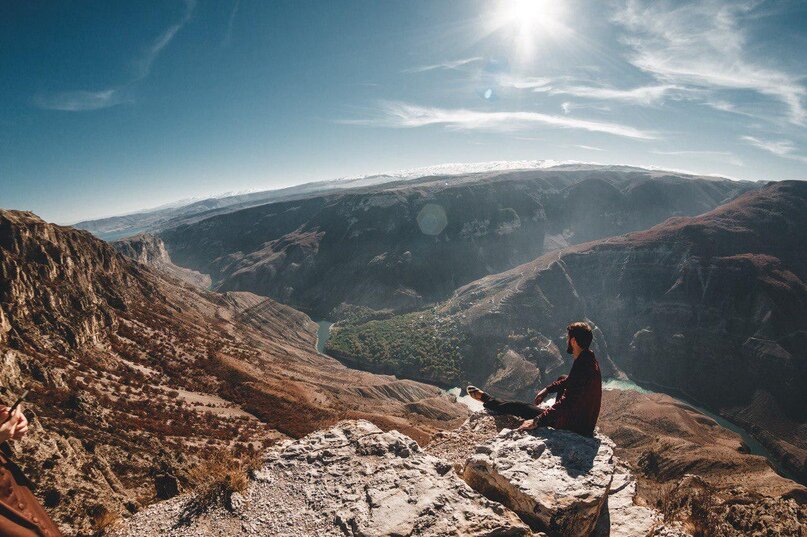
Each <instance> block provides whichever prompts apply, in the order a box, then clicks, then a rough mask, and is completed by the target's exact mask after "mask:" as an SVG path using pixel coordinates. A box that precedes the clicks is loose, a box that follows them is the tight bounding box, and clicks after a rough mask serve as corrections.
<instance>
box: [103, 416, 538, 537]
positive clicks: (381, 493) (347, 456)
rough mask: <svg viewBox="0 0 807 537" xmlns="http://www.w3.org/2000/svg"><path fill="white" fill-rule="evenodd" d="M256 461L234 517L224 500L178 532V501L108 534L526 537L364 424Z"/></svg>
mask: <svg viewBox="0 0 807 537" xmlns="http://www.w3.org/2000/svg"><path fill="white" fill-rule="evenodd" d="M265 458H266V462H265V465H264V466H263V468H262V469H260V470H259V471H257V472H255V473H254V475H253V478H252V480H251V483H250V487H249V489H248V490H247V491H246V492H245V493H243V494H242V495H240V496H241V497H240V498H239V500H237V502H236V503H237V507H236V508H235V509H233V505H232V502H231V501H230V502H228V503H229V507H230V509H229V510H228V509H227V505H223V506H218V507H216V508H214V509H212V510H210V511H208V512H204V513H199V514H198V516H192V517H187V520H186V524H185V525H182V524H179V523H178V522H179V520H180V517H181V515H182V513H186V514H187V513H188V512H190V509H189V507H190V506H192V505H193V498H192V497H183V498H178V499H176V500H174V501H172V502H169V503H167V504H159V505H156V506H154V507H152V508H149V509H148V510H146V511H144V512H143V513H140V514H138V515H135V516H134V517H132V519H130V520H129V521H127V522H126V525H125V529H122V530H120V531H118V532H117V533H114V535H118V536H124V535H126V536H129V535H131V536H139V535H155V536H156V535H197V534H198V533H199V532H200V531H203V532H205V534H208V535H235V534H242V530H246V532H245V533H246V534H247V535H278V536H280V535H288V536H291V535H295V536H300V537H308V536H310V537H318V536H324V535H352V536H367V537H370V536H384V535H389V536H392V535H400V536H403V535H424V536H445V535H457V536H466V535H468V536H471V535H479V536H481V535H490V536H501V537H506V536H513V537H516V536H526V535H531V534H532V532H531V531H530V529H529V528H528V527H527V526H526V525H525V524H524V523H523V522H522V521H521V520H519V518H518V517H517V516H516V515H515V514H514V513H512V512H511V511H509V510H508V509H506V508H504V507H502V506H501V505H499V504H498V503H495V502H492V501H490V500H487V499H485V498H484V497H482V496H481V495H480V494H478V493H476V492H474V491H473V490H471V489H470V488H469V487H468V485H466V484H465V483H464V482H463V481H462V480H461V479H460V478H459V477H458V476H457V475H456V474H455V473H454V472H453V471H452V468H451V466H450V465H449V464H447V463H446V462H445V461H443V460H441V459H438V458H436V457H434V456H431V455H429V454H427V453H424V452H423V451H422V450H421V449H420V448H419V447H418V445H417V443H416V442H414V441H413V440H412V439H411V438H409V437H407V436H404V435H402V434H401V433H399V432H397V431H389V432H386V433H385V432H383V431H381V430H380V429H378V428H377V427H375V426H374V425H372V424H371V423H369V422H366V421H349V422H341V423H339V424H337V425H336V426H334V427H332V428H330V429H328V430H325V431H319V432H316V433H313V434H311V435H309V436H307V437H305V438H303V439H300V440H297V441H287V442H284V443H282V444H280V445H278V446H276V447H274V448H272V449H270V450H269V451H268V452H266V454H265ZM178 515H179V516H178Z"/></svg>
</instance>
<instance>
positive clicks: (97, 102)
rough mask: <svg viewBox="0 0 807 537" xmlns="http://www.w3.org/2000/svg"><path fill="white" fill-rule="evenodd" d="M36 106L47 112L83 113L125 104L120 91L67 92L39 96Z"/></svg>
mask: <svg viewBox="0 0 807 537" xmlns="http://www.w3.org/2000/svg"><path fill="white" fill-rule="evenodd" d="M33 102H34V105H36V106H38V107H39V108H44V109H46V110H62V111H65V112H83V111H86V110H99V109H101V108H109V107H110V106H115V105H116V104H120V103H121V102H123V97H122V95H121V91H120V90H119V89H106V90H101V91H65V92H62V93H56V94H54V95H37V96H35V97H34V100H33Z"/></svg>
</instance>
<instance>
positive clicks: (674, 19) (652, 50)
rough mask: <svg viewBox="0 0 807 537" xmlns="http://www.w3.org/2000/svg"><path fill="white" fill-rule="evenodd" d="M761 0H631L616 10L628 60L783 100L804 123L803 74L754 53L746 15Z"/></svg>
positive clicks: (666, 76)
mask: <svg viewBox="0 0 807 537" xmlns="http://www.w3.org/2000/svg"><path fill="white" fill-rule="evenodd" d="M758 4H759V2H724V1H721V0H704V1H701V2H693V3H690V4H685V5H681V4H679V3H670V2H648V1H646V0H645V1H642V0H628V1H627V2H626V3H625V4H624V6H623V7H622V8H621V9H620V10H619V12H618V13H617V15H616V16H615V19H614V20H615V21H616V22H617V23H618V24H620V25H621V26H622V27H623V28H624V29H625V30H627V35H626V36H625V39H624V41H625V44H627V45H628V46H629V47H630V48H631V51H632V52H631V54H630V56H629V61H630V62H631V63H632V64H633V65H635V66H636V67H638V68H639V69H642V70H643V71H645V72H648V73H651V74H652V75H653V76H655V77H656V78H657V79H658V80H660V81H663V82H666V83H669V84H674V85H681V86H684V85H691V86H695V87H697V88H707V89H714V90H726V89H728V90H750V91H754V92H756V93H757V94H759V95H762V96H767V97H770V98H773V99H776V100H778V101H780V102H781V103H783V104H784V105H785V108H786V111H787V113H786V115H787V118H788V120H789V121H790V122H792V123H795V124H798V125H802V124H804V123H805V120H806V119H807V111H805V108H804V106H803V104H802V99H804V97H805V95H806V94H807V91H806V90H805V88H804V86H803V85H802V83H801V79H800V75H799V74H791V73H788V72H785V71H783V70H779V69H776V68H773V67H770V66H768V65H760V64H758V63H756V62H754V60H753V59H751V58H750V56H751V54H750V53H749V50H748V47H747V46H746V41H747V38H746V34H745V32H744V29H743V28H742V27H741V22H742V18H743V16H746V15H748V14H749V13H750V11H751V10H753V9H754V8H755V7H756V6H757V5H758Z"/></svg>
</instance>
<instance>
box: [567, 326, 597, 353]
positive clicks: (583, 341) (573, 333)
mask: <svg viewBox="0 0 807 537" xmlns="http://www.w3.org/2000/svg"><path fill="white" fill-rule="evenodd" d="M566 332H568V334H569V337H573V338H574V340H575V341H576V342H577V344H578V345H580V346H581V347H582V348H584V349H588V346H589V345H591V340H592V339H594V335H593V334H592V333H591V327H590V326H589V325H588V323H584V322H578V323H572V324H570V325H569V326H567V327H566Z"/></svg>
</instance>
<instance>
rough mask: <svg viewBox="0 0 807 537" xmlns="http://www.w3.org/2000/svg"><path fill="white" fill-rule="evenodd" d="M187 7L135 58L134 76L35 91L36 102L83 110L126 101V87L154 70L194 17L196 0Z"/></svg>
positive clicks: (47, 106) (52, 107)
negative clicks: (105, 84) (120, 81)
mask: <svg viewBox="0 0 807 537" xmlns="http://www.w3.org/2000/svg"><path fill="white" fill-rule="evenodd" d="M184 2H185V11H184V12H183V15H182V18H181V19H180V21H179V22H177V23H176V24H174V25H172V26H170V27H169V28H168V29H167V30H165V31H164V32H163V33H161V34H160V35H159V36H157V38H156V39H155V40H154V41H152V42H151V44H150V45H149V46H148V48H147V49H146V52H145V54H143V55H142V56H141V57H140V58H139V59H138V60H137V61H136V62H135V67H136V73H135V77H134V79H132V80H130V81H129V82H128V83H127V84H124V85H122V86H119V87H112V88H105V89H101V90H94V91H93V90H89V91H88V90H78V91H63V92H59V93H54V94H51V95H36V96H35V97H34V98H33V101H32V102H33V104H34V106H37V107H39V108H44V109H46V110H62V111H65V112H84V111H87V110H100V109H102V108H109V107H112V106H115V105H118V104H121V103H123V102H126V101H127V98H126V97H125V95H124V93H125V87H126V86H127V85H130V84H133V83H134V82H137V81H139V80H143V79H144V78H146V77H147V76H148V75H149V73H150V72H151V66H152V65H153V64H154V61H155V60H156V59H157V57H158V56H159V55H160V53H161V52H162V51H163V49H164V48H165V47H167V46H168V44H169V43H170V42H171V40H172V39H174V36H176V34H177V32H179V30H181V29H182V27H183V26H185V25H186V24H187V23H188V21H189V20H190V18H191V15H192V13H193V10H194V8H195V7H196V0H184Z"/></svg>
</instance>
